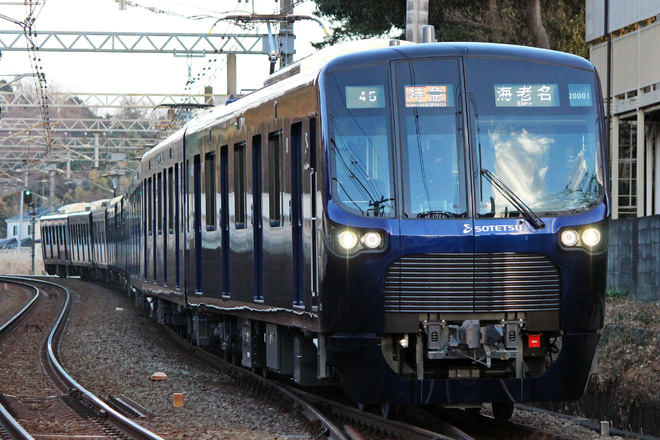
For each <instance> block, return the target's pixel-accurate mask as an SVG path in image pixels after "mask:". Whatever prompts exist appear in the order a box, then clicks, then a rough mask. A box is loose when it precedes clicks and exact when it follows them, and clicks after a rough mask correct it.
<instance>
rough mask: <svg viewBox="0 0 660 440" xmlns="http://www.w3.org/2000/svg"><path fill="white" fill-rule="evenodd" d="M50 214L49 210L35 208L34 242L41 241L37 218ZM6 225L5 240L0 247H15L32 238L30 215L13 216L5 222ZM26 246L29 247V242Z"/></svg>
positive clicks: (0, 242)
mask: <svg viewBox="0 0 660 440" xmlns="http://www.w3.org/2000/svg"><path fill="white" fill-rule="evenodd" d="M49 212H50V208H37V210H36V212H35V221H36V229H35V231H34V233H35V235H34V238H35V241H36V240H40V239H41V231H40V228H39V218H40V217H41V216H42V215H44V214H48V213H49ZM5 222H6V223H7V238H6V239H5V240H1V241H0V246H5V247H16V246H17V245H18V243H21V242H22V241H24V240H27V239H31V238H32V214H28V213H25V212H24V213H23V217H22V218H21V216H20V215H15V216H14V217H10V218H8V219H6V220H5ZM27 241H28V244H26V246H29V245H30V244H29V240H27Z"/></svg>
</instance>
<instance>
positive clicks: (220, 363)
mask: <svg viewBox="0 0 660 440" xmlns="http://www.w3.org/2000/svg"><path fill="white" fill-rule="evenodd" d="M161 328H162V329H163V330H164V331H165V332H166V333H167V335H168V336H169V337H170V338H171V339H172V340H173V341H175V342H176V343H178V344H179V345H181V346H182V347H183V348H184V349H185V350H186V351H188V352H189V353H190V354H191V355H192V356H194V357H196V358H198V359H200V360H202V361H204V362H206V363H207V364H209V365H211V366H213V367H214V368H217V369H219V370H223V371H226V370H230V373H229V374H231V375H234V376H240V377H239V380H242V381H246V382H249V383H251V384H252V385H251V386H252V387H253V388H254V387H260V388H263V389H272V390H274V392H276V393H279V394H281V396H283V398H284V399H287V400H289V401H290V402H291V403H290V405H293V406H294V407H296V408H299V409H300V411H301V412H302V413H303V414H304V415H305V417H307V419H308V420H309V421H310V422H311V423H312V424H313V425H317V426H318V428H317V430H318V433H317V434H318V435H321V434H323V435H325V436H326V438H330V439H349V440H368V439H397V440H399V439H400V440H426V439H435V440H579V439H578V438H574V437H570V436H566V435H564V434H560V433H553V432H549V431H543V430H539V429H535V428H532V427H529V426H525V425H521V424H517V423H512V422H508V421H507V422H502V421H496V420H495V419H494V418H492V417H489V416H485V415H482V414H479V413H472V412H469V411H461V410H449V411H446V410H443V409H441V408H433V407H428V406H409V407H402V408H401V409H400V410H399V411H396V412H397V414H396V415H392V418H391V419H390V418H385V417H382V416H381V415H379V414H376V413H371V412H368V411H363V410H361V409H359V408H355V407H352V406H349V405H346V404H343V403H341V402H338V401H335V400H332V399H327V398H324V397H322V396H320V395H318V394H312V393H309V392H306V391H302V390H300V389H299V388H296V387H291V386H286V385H282V384H281V383H279V382H277V381H273V380H269V379H267V378H264V377H262V376H261V375H259V374H257V373H256V372H251V371H248V370H246V369H243V368H238V367H236V366H234V365H233V364H231V363H229V362H226V361H224V360H223V359H221V358H219V357H217V356H214V355H212V354H210V353H209V352H207V351H205V350H203V349H200V348H198V347H196V346H194V345H191V344H189V343H188V341H187V340H185V339H182V338H180V337H179V336H178V335H177V334H176V333H175V332H174V331H172V330H171V329H170V328H169V327H167V326H161ZM249 386H250V385H249Z"/></svg>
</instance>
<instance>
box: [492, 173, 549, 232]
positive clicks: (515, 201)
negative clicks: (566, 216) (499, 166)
mask: <svg viewBox="0 0 660 440" xmlns="http://www.w3.org/2000/svg"><path fill="white" fill-rule="evenodd" d="M481 175H482V176H484V177H485V178H486V180H488V181H489V182H490V184H491V185H493V186H494V187H495V188H497V189H499V190H500V192H501V193H502V195H503V196H504V197H505V198H506V199H507V200H508V201H509V202H510V203H511V204H512V205H514V206H515V207H516V208H518V209H519V210H520V212H522V213H523V214H524V215H525V218H527V220H528V221H529V222H530V223H531V224H532V226H534V228H535V229H541V228H545V223H543V220H541V219H540V218H539V216H538V215H536V214H535V213H534V211H532V208H530V207H529V206H527V204H525V202H523V201H522V200H521V199H520V197H518V196H517V195H516V193H515V192H513V191H512V190H511V188H509V187H508V186H506V185H505V184H504V182H502V181H501V180H500V179H499V178H498V177H497V176H496V175H495V174H493V173H492V172H490V171H489V170H487V169H485V168H482V169H481Z"/></svg>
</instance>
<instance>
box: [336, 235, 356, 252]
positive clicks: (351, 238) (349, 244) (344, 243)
mask: <svg viewBox="0 0 660 440" xmlns="http://www.w3.org/2000/svg"><path fill="white" fill-rule="evenodd" d="M339 244H340V245H341V247H343V248H344V249H346V250H351V249H353V248H354V247H355V246H356V245H357V244H358V237H357V234H355V232H353V231H343V232H341V233H340V234H339Z"/></svg>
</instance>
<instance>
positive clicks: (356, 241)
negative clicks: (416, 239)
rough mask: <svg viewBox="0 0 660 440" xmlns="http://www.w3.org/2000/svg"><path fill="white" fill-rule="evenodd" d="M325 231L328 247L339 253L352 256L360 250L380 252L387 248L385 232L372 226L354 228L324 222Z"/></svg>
mask: <svg viewBox="0 0 660 440" xmlns="http://www.w3.org/2000/svg"><path fill="white" fill-rule="evenodd" d="M324 229H325V233H326V234H327V235H326V237H327V239H328V241H327V243H328V245H329V246H330V248H331V249H332V250H333V251H334V252H336V253H338V254H339V255H342V256H346V257H352V256H354V255H357V254H360V253H362V252H380V251H382V250H384V249H386V248H387V238H388V237H387V233H386V232H385V231H382V230H378V229H374V228H368V229H367V228H364V229H363V228H356V227H347V226H345V225H341V226H340V225H335V224H333V223H330V222H326V223H325V226H324Z"/></svg>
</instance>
